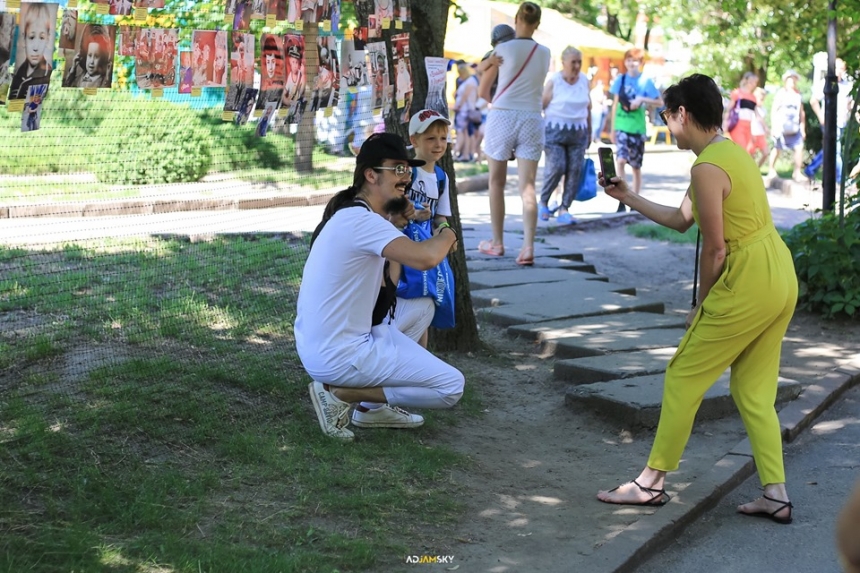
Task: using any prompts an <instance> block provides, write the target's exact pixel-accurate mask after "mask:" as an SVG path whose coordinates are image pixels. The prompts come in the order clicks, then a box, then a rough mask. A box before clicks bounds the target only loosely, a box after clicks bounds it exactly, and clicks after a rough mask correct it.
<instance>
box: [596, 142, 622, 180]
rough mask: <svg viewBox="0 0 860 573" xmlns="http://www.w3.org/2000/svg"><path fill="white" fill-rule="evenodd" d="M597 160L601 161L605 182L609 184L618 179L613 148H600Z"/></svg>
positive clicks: (601, 170)
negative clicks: (615, 178)
mask: <svg viewBox="0 0 860 573" xmlns="http://www.w3.org/2000/svg"><path fill="white" fill-rule="evenodd" d="M597 159H598V160H599V161H600V172H601V173H603V180H604V181H606V182H607V183H608V182H609V180H610V179H612V178H613V177H618V175H617V174H616V172H615V157H614V156H613V154H612V148H611V147H599V148H598V149H597Z"/></svg>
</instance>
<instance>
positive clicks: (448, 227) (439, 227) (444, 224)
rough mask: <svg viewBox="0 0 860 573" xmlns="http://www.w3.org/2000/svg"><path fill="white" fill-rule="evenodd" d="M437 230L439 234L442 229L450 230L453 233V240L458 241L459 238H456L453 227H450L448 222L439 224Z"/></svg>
mask: <svg viewBox="0 0 860 573" xmlns="http://www.w3.org/2000/svg"><path fill="white" fill-rule="evenodd" d="M438 229H439V232H440V233H441V232H442V229H451V232H452V233H454V240H455V241H457V240H459V237H458V236H457V231H455V230H454V227H452V226H451V223H449V222H448V221H444V222H442V223H439V226H438Z"/></svg>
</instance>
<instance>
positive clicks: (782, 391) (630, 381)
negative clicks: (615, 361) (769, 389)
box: [565, 371, 803, 428]
mask: <svg viewBox="0 0 860 573" xmlns="http://www.w3.org/2000/svg"><path fill="white" fill-rule="evenodd" d="M663 378H664V374H652V375H649V376H637V377H635V378H627V379H624V380H612V381H609V382H597V383H594V384H584V385H579V386H571V387H569V388H568V389H567V391H566V392H565V403H566V404H569V405H574V404H583V405H585V406H587V407H588V408H589V409H591V410H593V411H596V412H598V413H600V414H601V415H604V416H607V417H610V418H613V419H615V420H618V421H620V422H623V423H625V424H629V425H630V426H641V427H648V428H651V427H654V426H656V425H657V422H658V421H659V419H660V405H661V401H662V398H663ZM802 389H803V387H802V386H801V384H800V383H798V382H795V381H794V380H789V379H787V378H780V379H779V382H778V386H777V393H776V401H777V403H784V402H788V401H790V400H794V399H795V398H797V397H798V396H799V395H800V393H801V391H802ZM736 414H737V407H736V406H735V403H734V401H733V400H732V397H731V393H730V392H729V372H728V371H726V372H725V373H724V374H723V375H722V376H721V377H720V378H719V379H718V380H717V382H716V383H715V384H714V385H713V386H712V387H711V388H710V389H709V390H708V391H707V392H706V393H705V398H704V400H702V405H701V406H700V407H699V412H698V413H697V414H696V420H697V421H701V420H717V419H721V418H726V417H728V416H734V415H736Z"/></svg>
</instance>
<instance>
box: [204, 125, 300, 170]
mask: <svg viewBox="0 0 860 573" xmlns="http://www.w3.org/2000/svg"><path fill="white" fill-rule="evenodd" d="M200 120H201V122H202V124H203V126H204V127H205V128H206V129H207V130H208V132H209V137H210V138H211V141H213V142H215V144H214V146H213V149H212V169H213V171H222V172H224V171H237V170H241V169H254V168H259V167H262V168H269V169H282V168H284V167H287V166H289V165H292V157H293V154H294V144H293V139H292V137H291V136H289V135H286V136H283V135H280V134H277V133H275V132H274V131H270V132H269V133H268V135H267V136H266V137H257V135H256V134H255V132H254V129H255V128H256V124H255V123H253V124H252V123H249V124H246V125H243V126H237V125H235V124H233V123H231V122H226V121H223V120H222V119H221V110H210V111H205V112H202V113H201V114H200Z"/></svg>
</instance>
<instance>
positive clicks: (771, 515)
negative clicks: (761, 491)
mask: <svg viewBox="0 0 860 573" xmlns="http://www.w3.org/2000/svg"><path fill="white" fill-rule="evenodd" d="M762 497H763V498H764V499H766V500H768V501H772V502H774V503H779V504H781V505H780V506H779V507H778V508H777V509H776V510H775V511H767V510H766V509H760V510H758V511H740V510H739V511H738V513H740V514H742V515H749V516H750V517H766V518H767V519H770V520H772V521H775V522H776V523H779V524H781V525H788V524H789V523H791V521H792V517H791V510H792V509H794V506H793V505H792V504H791V502H790V501H783V500H781V499H774V498H772V497H768V496H766V495H762ZM786 508H788V517H778V516H777V515H776V514H777V513H779V512H780V511H782V510H784V509H786Z"/></svg>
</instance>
